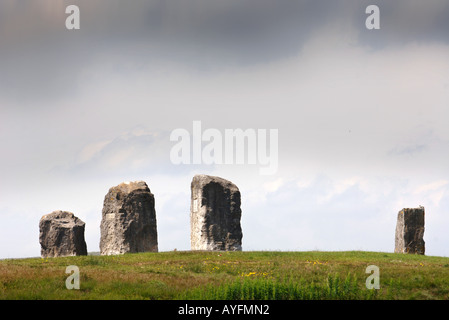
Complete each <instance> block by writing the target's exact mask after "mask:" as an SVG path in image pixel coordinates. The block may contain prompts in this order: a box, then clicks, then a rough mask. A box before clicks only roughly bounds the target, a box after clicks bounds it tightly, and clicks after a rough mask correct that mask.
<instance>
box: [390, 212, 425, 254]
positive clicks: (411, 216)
mask: <svg viewBox="0 0 449 320" xmlns="http://www.w3.org/2000/svg"><path fill="white" fill-rule="evenodd" d="M424 215H425V214H424V207H421V206H420V207H419V208H404V209H402V210H401V211H399V213H398V221H397V224H396V238H395V249H394V252H396V253H415V254H424V251H425V246H424V239H423V237H424Z"/></svg>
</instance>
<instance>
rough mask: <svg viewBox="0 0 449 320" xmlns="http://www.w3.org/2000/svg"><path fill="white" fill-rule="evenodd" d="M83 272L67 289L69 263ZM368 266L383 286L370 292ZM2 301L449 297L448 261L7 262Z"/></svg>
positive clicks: (321, 257) (310, 255)
mask: <svg viewBox="0 0 449 320" xmlns="http://www.w3.org/2000/svg"><path fill="white" fill-rule="evenodd" d="M69 265H76V266H78V268H79V270H80V289H79V290H76V289H73V290H68V289H67V288H66V286H65V282H66V279H67V277H68V276H69V274H66V273H65V271H66V267H67V266H69ZM368 265H376V266H378V267H379V269H380V289H379V290H376V289H371V290H368V289H367V288H366V286H365V282H366V279H367V277H368V276H369V274H366V273H365V270H366V267H367V266H368ZM0 299H245V300H247V299H264V300H265V299H276V300H280V299H449V258H443V257H430V256H419V255H405V254H393V253H382V252H360V251H349V252H315V251H312V252H271V251H270V252H263V251H262V252H192V251H175V252H160V253H138V254H125V255H120V256H91V255H90V256H81V257H63V258H48V259H41V258H30V259H9V260H2V261H0Z"/></svg>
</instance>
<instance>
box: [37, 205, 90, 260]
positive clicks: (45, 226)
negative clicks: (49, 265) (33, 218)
mask: <svg viewBox="0 0 449 320" xmlns="http://www.w3.org/2000/svg"><path fill="white" fill-rule="evenodd" d="M85 225H86V224H85V223H84V222H83V221H82V220H81V219H79V218H77V217H75V215H74V214H73V213H71V212H68V211H61V210H58V211H53V212H52V213H49V214H46V215H44V216H42V218H41V219H40V221H39V242H40V244H41V256H42V258H47V257H63V256H80V255H87V246H86V241H85V240H84V230H85Z"/></svg>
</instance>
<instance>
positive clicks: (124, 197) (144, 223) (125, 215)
mask: <svg viewBox="0 0 449 320" xmlns="http://www.w3.org/2000/svg"><path fill="white" fill-rule="evenodd" d="M100 231H101V238H100V253H101V254H102V255H114V254H123V253H127V252H147V251H151V252H157V251H158V243H157V226H156V211H155V209H154V195H153V194H152V193H151V191H150V189H149V188H148V186H147V184H146V183H145V182H144V181H136V182H124V183H121V184H119V185H118V186H115V187H112V188H110V189H109V192H108V193H107V194H106V196H105V197H104V204H103V212H102V220H101V226H100Z"/></svg>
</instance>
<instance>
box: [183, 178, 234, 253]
mask: <svg viewBox="0 0 449 320" xmlns="http://www.w3.org/2000/svg"><path fill="white" fill-rule="evenodd" d="M241 216H242V211H241V209H240V191H239V189H238V188H237V186H236V185H235V184H233V183H232V182H230V181H228V180H225V179H222V178H219V177H213V176H207V175H195V176H194V177H193V180H192V183H191V206H190V246H191V249H192V250H225V251H237V250H238V251H240V250H242V228H241V226H240V218H241Z"/></svg>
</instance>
